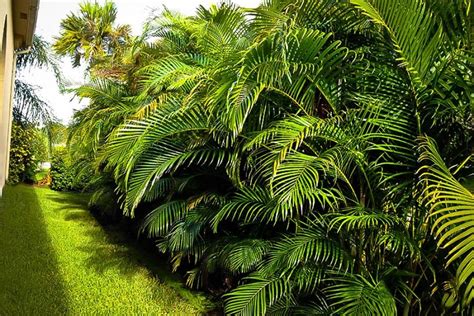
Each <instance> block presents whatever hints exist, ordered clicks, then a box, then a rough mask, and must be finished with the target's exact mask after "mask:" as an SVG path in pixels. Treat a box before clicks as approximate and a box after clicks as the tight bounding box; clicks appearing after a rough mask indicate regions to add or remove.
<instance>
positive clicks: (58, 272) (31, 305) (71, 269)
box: [0, 185, 208, 315]
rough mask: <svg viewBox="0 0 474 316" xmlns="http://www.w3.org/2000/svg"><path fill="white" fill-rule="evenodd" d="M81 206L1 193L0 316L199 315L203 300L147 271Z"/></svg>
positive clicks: (69, 197)
mask: <svg viewBox="0 0 474 316" xmlns="http://www.w3.org/2000/svg"><path fill="white" fill-rule="evenodd" d="M85 203H86V201H85V198H84V197H83V196H81V195H78V194H65V193H58V192H54V191H51V190H49V189H47V188H34V187H31V186H26V185H18V186H14V187H11V186H7V187H6V188H5V189H4V194H3V198H1V199H0V315H64V314H69V315H199V314H201V313H202V312H204V311H205V310H206V307H207V304H208V303H207V301H206V299H205V298H204V297H203V296H201V295H198V294H195V293H191V292H190V291H188V290H186V289H184V288H183V287H182V285H181V283H180V281H179V280H177V279H176V278H175V277H173V276H170V275H169V273H168V272H166V271H165V269H163V268H161V267H159V266H158V265H157V266H155V267H153V266H152V268H151V270H155V271H154V272H155V273H154V274H152V273H151V272H150V258H148V257H146V255H145V254H143V253H142V252H141V251H140V250H137V248H136V247H133V245H131V244H130V243H131V242H130V241H127V240H125V239H124V238H123V237H122V239H123V240H121V239H120V238H121V237H120V234H118V233H117V232H113V231H105V230H104V229H103V228H102V227H101V226H100V225H99V224H98V223H97V222H96V220H95V219H94V218H93V217H92V216H91V215H90V214H89V213H88V211H87V210H86V206H85V205H86V204H85ZM152 264H153V263H152ZM156 273H158V277H156ZM167 273H168V274H167ZM160 274H162V275H160ZM158 278H159V279H161V281H160V280H158Z"/></svg>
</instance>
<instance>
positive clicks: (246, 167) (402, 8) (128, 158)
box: [54, 0, 474, 315]
mask: <svg viewBox="0 0 474 316" xmlns="http://www.w3.org/2000/svg"><path fill="white" fill-rule="evenodd" d="M471 10H472V8H471V1H470V0H467V1H447V0H423V1H422V0H397V1H393V0H350V1H342V0H341V1H336V0H319V1H313V0H296V1H294V0H293V1H289V0H266V1H264V2H263V3H262V4H261V5H260V6H259V7H257V8H255V9H244V8H240V7H238V6H235V5H233V4H231V3H221V4H219V5H214V6H211V7H210V8H204V7H199V8H198V9H197V11H196V14H195V16H192V17H185V16H181V15H180V14H177V13H172V12H170V11H168V10H164V11H163V13H162V14H161V15H159V16H157V17H155V18H153V19H151V20H150V21H149V23H147V25H146V27H145V30H144V32H143V34H142V35H141V36H139V37H133V36H131V35H130V31H129V28H128V27H127V26H120V25H116V24H115V17H116V8H115V6H114V5H113V3H111V2H108V3H106V4H105V5H104V6H100V5H98V4H97V3H95V4H94V3H85V4H83V5H81V8H80V11H79V13H75V14H71V15H69V16H68V17H67V18H66V19H64V20H63V22H62V32H61V34H60V36H59V37H58V38H57V41H56V43H55V45H54V48H55V49H56V51H57V53H59V54H61V55H63V56H71V57H73V58H74V62H75V64H76V65H78V64H80V62H86V63H87V64H88V66H89V68H88V75H89V81H90V82H89V84H87V85H84V86H82V87H80V88H78V89H77V90H76V93H77V95H78V96H80V97H82V98H87V99H89V101H90V104H89V106H88V107H86V108H85V109H83V110H81V111H79V112H77V113H76V114H75V117H74V122H73V126H72V127H71V130H72V132H71V135H70V148H71V151H72V154H73V156H74V159H75V160H76V161H77V166H83V167H84V168H87V169H90V168H91V166H93V167H94V168H95V170H97V172H96V173H97V174H96V177H95V178H94V180H93V181H94V183H95V184H96V188H98V189H97V191H96V193H95V194H94V196H93V200H100V199H101V198H104V196H105V195H108V196H113V197H114V198H116V200H117V204H118V205H119V206H120V209H121V211H122V212H123V213H124V214H125V215H127V216H130V217H136V218H137V219H138V220H141V221H142V229H141V231H142V232H143V233H144V234H146V235H147V236H148V237H149V238H152V239H154V240H156V243H157V247H158V249H159V250H160V251H162V252H164V253H167V254H169V256H170V261H171V263H172V266H173V268H174V269H175V270H178V269H185V270H186V277H187V279H186V280H187V281H186V282H187V284H188V285H189V286H191V287H196V288H204V289H208V290H211V291H214V292H216V293H219V294H223V298H224V301H225V311H226V313H228V314H242V315H263V314H272V315H273V314H311V315H316V314H359V315H372V314H380V315H394V314H398V313H400V314H403V315H411V314H420V313H422V314H425V315H431V314H439V313H443V312H445V313H454V312H456V313H462V312H468V311H469V310H470V309H471V307H470V304H471V303H472V298H473V297H474V278H473V274H474V268H473V267H474V262H473V261H474V257H473V253H474V250H473V249H474V239H473V237H472V236H474V235H473V231H474V220H473V218H474V217H473V216H474V199H473V194H472V193H471V192H470V191H469V190H468V189H466V188H465V187H463V185H462V180H463V179H464V178H466V177H468V175H469V174H470V172H472V136H473V133H472V129H473V116H472V108H473V92H474V90H473V83H474V73H473V71H474V69H473V61H474V59H473V58H474V54H473V43H474V41H473V25H474V23H473V22H474V21H473V14H472V11H471ZM224 292H225V293H224Z"/></svg>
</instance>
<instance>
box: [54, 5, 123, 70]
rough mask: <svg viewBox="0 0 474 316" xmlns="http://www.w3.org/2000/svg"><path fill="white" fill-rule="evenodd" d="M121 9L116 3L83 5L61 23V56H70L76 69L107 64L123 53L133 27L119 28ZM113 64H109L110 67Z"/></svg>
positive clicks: (57, 43) (57, 48) (58, 50)
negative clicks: (82, 64) (118, 21)
mask: <svg viewBox="0 0 474 316" xmlns="http://www.w3.org/2000/svg"><path fill="white" fill-rule="evenodd" d="M116 17H117V8H116V6H115V4H114V3H113V2H112V1H106V2H105V3H104V5H100V4H99V3H98V2H94V3H92V2H83V3H82V4H81V5H80V10H79V12H78V13H71V14H70V15H69V16H68V17H67V18H65V19H64V20H62V22H61V35H60V36H59V37H57V38H56V39H55V43H54V45H53V48H54V50H55V52H56V53H57V54H58V55H59V56H69V57H71V58H72V64H73V66H75V67H78V66H80V65H81V62H85V63H86V64H87V65H88V66H89V67H93V66H95V65H99V64H100V63H104V62H106V60H108V59H110V57H112V59H113V57H114V56H116V55H117V54H119V52H120V50H121V47H123V46H124V45H125V44H126V43H127V42H128V40H129V37H130V31H131V29H130V26H128V25H117V26H115V25H114V23H115V20H116ZM111 65H113V64H109V67H110V66H111Z"/></svg>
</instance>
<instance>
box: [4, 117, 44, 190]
mask: <svg viewBox="0 0 474 316" xmlns="http://www.w3.org/2000/svg"><path fill="white" fill-rule="evenodd" d="M36 138H37V133H36V131H35V129H34V128H31V127H27V126H22V125H19V124H16V123H13V125H12V136H11V145H10V165H9V168H10V169H9V177H8V182H9V183H13V184H15V183H19V182H32V181H33V178H34V176H35V169H36V164H37V159H36V157H35V151H36V150H37V149H38V146H36V145H35V146H33V144H38V142H37V139H36Z"/></svg>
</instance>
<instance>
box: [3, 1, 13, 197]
mask: <svg viewBox="0 0 474 316" xmlns="http://www.w3.org/2000/svg"><path fill="white" fill-rule="evenodd" d="M11 2H12V1H11V0H0V49H1V52H0V196H1V192H2V189H3V186H4V185H5V181H6V179H7V178H8V160H9V149H10V148H9V147H10V134H11V124H12V114H11V113H12V93H13V83H14V69H15V67H14V65H15V54H14V32H13V19H12V18H13V13H12V5H11Z"/></svg>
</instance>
